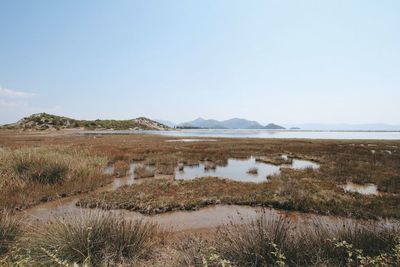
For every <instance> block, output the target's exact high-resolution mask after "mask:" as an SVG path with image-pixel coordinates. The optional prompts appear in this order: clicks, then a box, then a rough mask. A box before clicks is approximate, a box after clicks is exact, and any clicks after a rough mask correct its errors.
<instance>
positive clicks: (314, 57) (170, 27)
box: [0, 0, 400, 124]
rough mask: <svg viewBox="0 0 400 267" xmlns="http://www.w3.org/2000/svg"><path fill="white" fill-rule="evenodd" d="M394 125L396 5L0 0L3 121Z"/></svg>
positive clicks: (307, 0)
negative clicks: (36, 117) (57, 118)
mask: <svg viewBox="0 0 400 267" xmlns="http://www.w3.org/2000/svg"><path fill="white" fill-rule="evenodd" d="M37 112H48V113H54V114H57V115H63V116H69V117H73V118H77V119H97V118H100V119H107V118H108V119H110V118H112V119H130V118H135V117H139V116H146V117H149V118H153V119H164V120H170V121H174V122H183V121H189V120H193V119H195V118H197V117H203V118H213V119H219V120H222V119H229V118H232V117H240V118H247V119H251V120H257V121H259V122H262V123H269V122H275V123H321V122H323V123H389V124H400V1H397V0H393V1H389V0H382V1H376V0H358V1H357V0H331V1H328V0H326V1H320V0H314V1H311V0H302V1H298V0H291V1H289V0H279V1H278V0H274V1H271V0H260V1H253V0H249V1H247V0H246V1H244V0H242V1H234V0H201V1H194V0H181V1H174V0H168V1H164V0H159V1H155V0H146V1H144V0H143V1H135V0H118V1H109V0H108V1H102V0H68V1H67V0H64V1H53V0H38V1H31V0H19V1H15V0H0V124H3V123H10V122H14V121H16V120H18V119H20V118H22V117H24V116H28V115H30V114H32V113H37Z"/></svg>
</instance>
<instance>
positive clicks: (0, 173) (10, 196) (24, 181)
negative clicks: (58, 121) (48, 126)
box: [0, 146, 107, 208]
mask: <svg viewBox="0 0 400 267" xmlns="http://www.w3.org/2000/svg"><path fill="white" fill-rule="evenodd" d="M0 162H1V163H2V164H1V165H0V190H2V195H1V197H0V208H1V207H3V208H16V207H25V206H29V205H31V204H34V203H37V202H39V201H41V200H42V201H43V200H48V199H51V198H54V197H57V195H66V194H71V193H73V192H74V191H83V190H90V189H93V188H96V187H97V186H99V185H100V183H102V182H104V181H105V180H106V179H107V175H105V174H103V170H104V168H105V166H106V163H107V159H106V158H105V157H99V156H93V155H91V154H90V152H89V151H87V150H78V149H71V148H68V147H65V146H63V147H61V146H55V147H50V146H49V147H40V148H19V149H15V150H11V149H4V150H1V151H0Z"/></svg>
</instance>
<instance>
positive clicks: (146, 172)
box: [134, 164, 155, 179]
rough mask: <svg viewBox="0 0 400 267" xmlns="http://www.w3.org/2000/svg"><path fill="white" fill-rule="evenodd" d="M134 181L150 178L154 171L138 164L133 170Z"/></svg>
mask: <svg viewBox="0 0 400 267" xmlns="http://www.w3.org/2000/svg"><path fill="white" fill-rule="evenodd" d="M134 174H135V179H140V178H150V177H154V176H155V171H154V169H152V168H149V167H147V166H145V165H141V164H138V165H136V166H135V170H134Z"/></svg>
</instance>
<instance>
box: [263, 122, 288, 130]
mask: <svg viewBox="0 0 400 267" xmlns="http://www.w3.org/2000/svg"><path fill="white" fill-rule="evenodd" d="M264 129H269V130H284V129H285V127H282V126H280V125H277V124H275V123H270V124H268V125H266V126H265V127H264Z"/></svg>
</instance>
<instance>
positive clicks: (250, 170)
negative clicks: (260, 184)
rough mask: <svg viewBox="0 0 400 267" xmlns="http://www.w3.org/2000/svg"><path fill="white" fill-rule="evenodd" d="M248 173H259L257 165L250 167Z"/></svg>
mask: <svg viewBox="0 0 400 267" xmlns="http://www.w3.org/2000/svg"><path fill="white" fill-rule="evenodd" d="M247 173H249V174H254V175H255V174H257V173H258V169H257V168H256V167H253V168H250V169H249V170H248V171H247Z"/></svg>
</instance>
